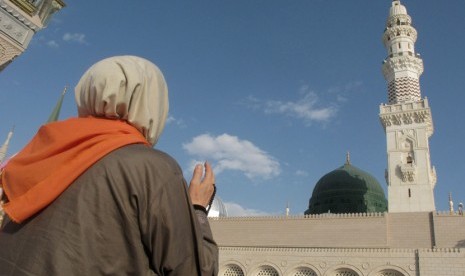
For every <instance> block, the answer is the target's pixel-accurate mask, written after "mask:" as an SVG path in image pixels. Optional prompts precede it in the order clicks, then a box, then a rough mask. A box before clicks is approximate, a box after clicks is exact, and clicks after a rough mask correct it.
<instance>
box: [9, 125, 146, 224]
mask: <svg viewBox="0 0 465 276" xmlns="http://www.w3.org/2000/svg"><path fill="white" fill-rule="evenodd" d="M136 143H142V144H146V145H149V143H148V142H147V140H146V139H145V138H144V136H143V135H142V134H141V133H140V132H139V131H137V129H136V128H134V127H133V126H131V125H129V124H128V123H126V122H124V121H120V120H109V119H100V118H93V117H87V118H72V119H68V120H65V121H61V122H56V123H50V124H47V125H44V126H42V127H41V128H40V129H39V131H38V132H37V134H36V135H35V136H34V137H33V138H32V140H31V141H30V142H29V144H28V145H27V146H26V147H25V148H24V149H22V150H21V151H20V152H19V153H18V154H17V155H16V156H15V157H14V158H13V159H11V161H10V162H9V163H8V165H7V166H6V167H5V168H4V171H3V173H2V184H3V190H4V192H5V194H6V195H7V197H8V202H7V203H5V204H4V205H3V209H4V210H5V212H6V213H7V214H8V216H9V217H10V218H11V219H12V220H13V221H15V222H17V223H21V222H23V221H24V220H26V219H27V218H29V217H31V216H32V215H34V214H36V213H38V212H39V211H40V210H42V209H43V208H45V207H47V206H48V205H49V204H50V203H52V202H53V201H54V200H55V199H56V198H57V197H58V196H60V194H61V193H62V192H63V191H65V190H66V188H67V187H68V186H69V185H71V184H72V183H73V181H74V180H75V179H76V178H78V177H79V176H80V175H81V174H82V173H83V172H85V171H86V170H87V169H88V168H89V167H90V166H92V164H94V163H95V162H97V161H98V160H100V159H101V158H102V157H104V156H105V155H107V154H108V153H110V152H111V151H113V150H115V149H117V148H120V147H122V146H125V145H129V144H136Z"/></svg>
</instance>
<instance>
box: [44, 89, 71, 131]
mask: <svg viewBox="0 0 465 276" xmlns="http://www.w3.org/2000/svg"><path fill="white" fill-rule="evenodd" d="M67 89H68V87H67V86H65V88H64V89H63V92H61V96H60V98H59V99H58V102H57V104H56V105H55V108H54V109H53V111H52V113H51V114H50V117H48V120H47V123H51V122H56V121H58V118H59V116H60V110H61V106H62V104H63V99H64V97H65V94H66V90H67Z"/></svg>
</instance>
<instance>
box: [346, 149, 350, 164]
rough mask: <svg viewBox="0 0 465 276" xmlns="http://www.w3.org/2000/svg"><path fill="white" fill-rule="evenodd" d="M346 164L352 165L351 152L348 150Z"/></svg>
mask: <svg viewBox="0 0 465 276" xmlns="http://www.w3.org/2000/svg"><path fill="white" fill-rule="evenodd" d="M346 165H350V152H349V151H347V154H346Z"/></svg>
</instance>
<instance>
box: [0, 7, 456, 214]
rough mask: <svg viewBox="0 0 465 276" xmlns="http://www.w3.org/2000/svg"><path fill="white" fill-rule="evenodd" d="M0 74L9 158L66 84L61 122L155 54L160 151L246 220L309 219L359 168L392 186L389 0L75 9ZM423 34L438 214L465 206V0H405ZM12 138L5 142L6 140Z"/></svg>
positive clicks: (0, 112)
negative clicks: (205, 178)
mask: <svg viewBox="0 0 465 276" xmlns="http://www.w3.org/2000/svg"><path fill="white" fill-rule="evenodd" d="M66 2H67V5H68V6H67V7H66V8H65V9H63V10H61V11H60V12H59V13H57V14H56V15H55V16H54V17H53V19H52V20H51V22H50V23H49V25H48V27H47V28H46V29H44V30H42V31H40V32H38V33H37V34H36V35H35V36H34V38H33V40H32V42H31V44H30V45H29V48H28V49H27V51H26V52H25V53H24V54H23V55H21V56H20V57H19V58H17V59H16V60H15V61H14V62H13V63H12V64H11V65H10V66H8V67H7V68H6V70H4V71H3V72H2V73H1V74H0V104H1V106H2V108H1V109H0V116H1V118H2V119H3V123H2V124H1V125H0V141H1V142H3V139H5V138H6V136H7V133H8V131H9V130H10V128H11V127H12V126H13V125H14V126H15V134H14V136H13V141H12V142H11V144H10V149H9V153H10V154H11V153H14V152H16V151H18V150H20V149H21V148H22V147H23V146H24V145H25V144H26V143H27V142H28V141H29V140H30V138H31V137H32V136H33V135H34V133H35V132H36V130H37V128H38V127H39V126H40V125H41V124H43V123H44V122H45V121H46V120H47V118H48V116H49V114H50V112H51V111H52V109H53V107H54V105H55V103H56V101H57V100H58V98H59V96H60V93H61V91H62V90H63V87H65V86H69V87H70V89H69V91H68V94H67V95H66V97H65V100H64V104H63V109H62V113H61V115H60V117H61V118H62V119H64V118H67V117H72V116H75V115H76V108H75V105H74V95H73V91H74V86H75V85H76V83H77V81H78V80H79V78H80V76H81V75H82V74H83V72H84V71H85V70H86V69H87V68H88V67H89V66H90V65H92V64H93V63H95V62H96V61H98V60H100V59H103V58H106V57H109V56H113V55H122V54H132V55H139V56H142V57H145V58H147V59H150V60H152V61H153V62H154V63H156V64H157V65H158V66H159V67H160V68H161V70H162V71H163V73H164V75H165V78H166V80H167V82H168V86H169V91H170V118H169V123H168V125H167V127H166V128H165V131H164V133H163V135H162V137H161V139H160V141H159V143H158V144H157V146H156V147H157V148H159V149H161V150H164V151H166V152H168V153H170V154H171V155H172V156H173V157H175V158H176V159H177V160H178V162H179V164H180V165H181V167H182V168H183V169H184V170H185V175H186V178H188V179H189V178H190V168H191V164H192V162H193V161H195V160H205V159H207V160H209V161H210V162H211V163H213V165H214V166H215V168H216V172H217V186H218V188H219V190H218V194H219V196H220V197H221V198H222V200H223V201H224V202H225V203H226V205H227V207H228V208H229V210H230V213H232V214H235V215H261V214H283V213H284V209H285V207H286V204H287V202H289V205H290V209H291V213H292V214H303V212H304V211H305V210H306V208H307V205H308V200H309V198H310V196H311V193H312V190H313V187H314V185H315V183H316V182H317V181H318V179H319V178H320V177H322V176H323V175H324V174H326V173H328V172H330V171H332V170H334V169H336V168H338V167H339V166H341V165H343V163H344V161H345V156H346V152H347V151H350V154H351V161H352V164H353V165H355V166H357V167H359V168H361V169H363V170H365V171H367V172H369V173H371V174H372V175H373V176H374V177H375V178H376V179H378V181H379V182H380V183H381V185H382V186H383V188H384V189H385V190H386V183H385V181H384V170H385V168H386V162H387V161H386V141H385V134H384V131H383V129H382V126H381V124H380V122H379V118H378V113H379V105H380V104H381V103H385V102H387V92H386V82H385V80H384V78H383V75H382V73H381V62H382V60H383V59H384V58H385V57H386V56H387V52H386V50H385V49H384V46H383V45H382V42H381V37H382V33H383V30H384V27H385V21H386V18H387V15H388V11H389V7H390V5H391V1H390V0H383V1H381V0H377V1H373V0H353V1H346V0H345V1H342V0H331V1H322V0H305V1H304V0H295V1H276V0H267V1H263V0H261V1H246V0H236V1H180V0H174V1H160V0H153V1H148V0H139V1H122V0H113V1H109V0H101V1H66ZM402 3H403V4H404V5H405V6H406V7H407V10H408V12H409V14H410V15H411V16H412V19H413V25H414V27H415V28H416V29H417V31H418V34H419V37H418V40H417V43H416V51H417V52H418V53H420V54H421V56H422V58H423V61H424V66H425V72H424V73H423V75H422V77H421V79H420V84H421V89H422V96H423V97H424V96H426V97H428V99H429V102H430V105H431V108H432V114H433V121H434V129H435V133H434V134H433V136H432V137H431V140H430V147H431V158H432V165H434V166H435V167H436V171H437V175H438V182H437V186H436V189H435V198H436V207H437V209H438V210H447V209H448V202H447V198H448V193H449V192H452V194H453V198H454V201H455V202H456V203H458V202H465V160H464V152H465V145H464V141H465V130H464V128H465V123H464V121H463V118H464V114H463V110H464V108H463V103H464V102H465V68H464V64H465V54H464V49H465V35H464V32H463V30H464V29H465V17H464V16H463V14H464V12H465V1H463V0H448V1H434V0H422V1H419V0H404V1H402ZM1 137H4V138H1Z"/></svg>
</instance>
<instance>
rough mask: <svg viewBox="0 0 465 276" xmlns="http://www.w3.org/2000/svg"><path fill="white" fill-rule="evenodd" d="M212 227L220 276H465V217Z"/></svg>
mask: <svg viewBox="0 0 465 276" xmlns="http://www.w3.org/2000/svg"><path fill="white" fill-rule="evenodd" d="M210 224H211V226H212V230H213V234H214V237H215V239H216V241H217V243H218V245H219V246H220V273H219V275H220V276H233V275H251V276H257V275H260V276H261V275H270V276H281V275H283V276H291V275H293V276H304V275H311V276H323V275H324V276H329V275H344V276H401V275H412V276H413V275H415V276H417V275H426V276H428V275H446V276H449V275H454V276H455V275H457V276H458V275H461V276H464V275H465V242H464V240H465V217H464V216H459V215H456V214H454V215H450V214H436V213H384V214H371V215H366V214H363V215H360V214H358V215H335V214H331V215H328V214H326V215H319V216H310V217H304V216H300V217H255V218H219V219H218V218H215V219H210ZM241 273H242V274H241Z"/></svg>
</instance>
